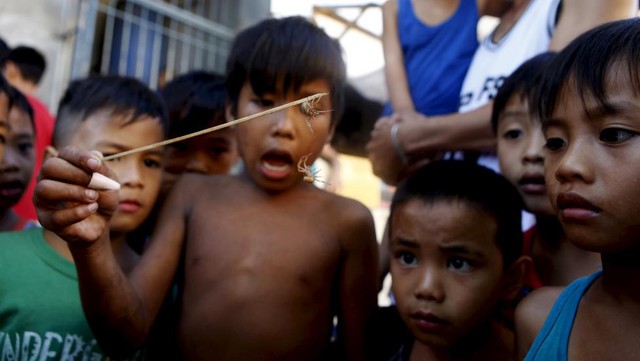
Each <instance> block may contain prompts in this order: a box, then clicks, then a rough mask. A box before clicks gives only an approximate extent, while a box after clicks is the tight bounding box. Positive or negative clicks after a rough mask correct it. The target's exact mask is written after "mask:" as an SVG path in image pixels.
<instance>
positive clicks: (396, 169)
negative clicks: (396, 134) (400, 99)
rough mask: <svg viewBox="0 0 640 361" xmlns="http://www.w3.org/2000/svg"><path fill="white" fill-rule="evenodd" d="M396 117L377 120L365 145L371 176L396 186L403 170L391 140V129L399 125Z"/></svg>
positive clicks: (403, 166)
mask: <svg viewBox="0 0 640 361" xmlns="http://www.w3.org/2000/svg"><path fill="white" fill-rule="evenodd" d="M399 121H400V120H399V117H398V115H396V114H394V115H391V116H389V117H383V118H380V119H378V121H377V122H376V124H375V126H374V128H373V131H372V132H371V139H370V140H369V142H368V143H367V145H366V150H367V155H368V157H369V160H370V161H371V166H372V167H373V174H375V175H376V176H378V177H380V179H382V181H383V182H385V183H387V184H389V185H396V184H397V183H398V181H399V180H400V177H401V174H402V172H403V170H404V168H405V164H403V163H402V159H400V157H399V155H398V152H397V151H396V148H395V146H394V144H393V141H392V139H391V127H392V126H393V124H395V123H399Z"/></svg>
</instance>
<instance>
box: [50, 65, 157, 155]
mask: <svg viewBox="0 0 640 361" xmlns="http://www.w3.org/2000/svg"><path fill="white" fill-rule="evenodd" d="M101 111H108V112H110V113H111V115H117V116H125V117H127V123H131V122H134V121H136V119H137V118H138V117H140V116H142V115H147V116H150V117H152V118H158V119H159V120H160V123H161V125H162V128H163V130H164V133H165V135H166V133H167V126H168V121H167V112H166V109H165V107H164V103H163V102H162V99H160V96H159V95H158V94H156V93H155V92H154V91H152V90H151V89H149V88H148V87H147V86H146V85H144V84H143V83H141V82H140V81H139V80H137V79H134V78H129V77H122V76H114V75H106V76H91V77H88V78H83V79H80V80H75V81H73V82H71V84H70V85H69V87H68V88H67V90H66V91H65V93H64V95H63V96H62V99H61V100H60V104H59V106H58V114H57V117H56V124H55V127H54V130H53V143H54V145H55V146H56V147H61V146H64V145H66V142H67V141H66V139H68V138H69V137H71V136H72V135H73V133H74V131H75V129H76V128H77V126H78V124H79V123H81V122H83V121H85V120H86V119H87V118H89V117H90V116H91V115H93V114H95V113H98V112H101Z"/></svg>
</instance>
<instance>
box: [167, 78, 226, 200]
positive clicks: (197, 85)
mask: <svg viewBox="0 0 640 361" xmlns="http://www.w3.org/2000/svg"><path fill="white" fill-rule="evenodd" d="M160 95H161V96H162V98H163V100H164V102H165V104H166V106H167V111H168V114H169V138H175V137H179V136H183V135H186V134H189V133H193V132H195V131H198V130H202V129H206V128H210V127H213V126H216V125H220V124H224V123H225V122H226V119H225V110H224V107H225V99H226V89H225V83H224V77H223V76H220V75H217V74H214V73H208V72H204V71H193V72H190V73H187V74H183V75H180V76H178V77H177V78H175V79H173V80H171V81H170V82H168V83H167V84H166V85H165V86H164V88H162V90H161V91H160ZM237 160H238V150H237V149H236V142H235V137H234V136H233V130H232V129H229V128H225V129H221V130H220V131H217V132H211V133H207V134H203V135H201V136H198V137H195V138H190V139H187V140H184V141H181V142H177V143H172V144H170V145H168V146H167V148H166V156H165V165H164V175H163V187H162V193H163V194H166V193H167V192H168V190H169V189H170V188H171V187H172V186H173V184H174V183H175V181H176V180H177V178H178V176H179V175H180V174H182V173H184V172H195V173H202V174H228V173H229V172H230V171H231V169H232V167H233V166H234V165H235V163H236V162H237Z"/></svg>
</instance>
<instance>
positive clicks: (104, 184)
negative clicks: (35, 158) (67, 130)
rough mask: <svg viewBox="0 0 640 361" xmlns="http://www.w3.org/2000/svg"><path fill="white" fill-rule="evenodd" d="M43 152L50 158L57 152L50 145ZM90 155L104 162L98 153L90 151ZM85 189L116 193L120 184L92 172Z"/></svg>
mask: <svg viewBox="0 0 640 361" xmlns="http://www.w3.org/2000/svg"><path fill="white" fill-rule="evenodd" d="M45 150H46V152H47V153H48V154H49V155H50V156H52V157H57V156H58V150H57V149H56V148H54V147H52V146H50V145H49V146H47V147H46V148H45ZM91 153H92V154H93V155H95V156H96V158H98V159H99V160H100V161H102V160H104V156H103V155H102V153H100V152H99V151H97V150H92V151H91ZM87 188H91V189H95V190H97V191H117V190H119V189H120V183H118V182H116V181H115V180H113V179H111V178H109V177H107V176H105V175H103V174H100V173H95V172H94V173H93V174H92V175H91V179H90V180H89V184H88V185H87Z"/></svg>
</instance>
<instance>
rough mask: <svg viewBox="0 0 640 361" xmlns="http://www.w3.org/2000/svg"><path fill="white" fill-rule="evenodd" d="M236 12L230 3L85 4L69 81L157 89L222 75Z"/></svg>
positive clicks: (112, 0) (132, 0)
mask: <svg viewBox="0 0 640 361" xmlns="http://www.w3.org/2000/svg"><path fill="white" fill-rule="evenodd" d="M234 11H235V9H234V4H233V1H231V0H228V1H216V0H82V2H81V5H80V9H79V26H78V28H79V29H80V31H79V32H78V33H77V37H76V43H75V46H74V56H73V64H72V74H71V77H72V78H77V77H83V76H86V75H88V74H91V73H100V74H119V75H127V76H132V77H135V78H137V79H140V80H142V81H143V82H145V83H146V84H147V85H149V86H150V87H151V88H152V89H156V88H157V87H158V86H161V85H162V84H163V83H164V81H166V80H170V79H172V78H173V77H174V76H175V75H177V74H181V73H184V72H187V71H189V70H194V69H198V70H208V71H214V72H218V73H222V72H224V66H225V60H226V58H227V55H228V53H229V47H230V45H231V41H232V39H233V36H234V32H233V30H232V27H233V26H232V24H233V22H234V21H235V20H234V17H233V16H232V15H233V13H234Z"/></svg>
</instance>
